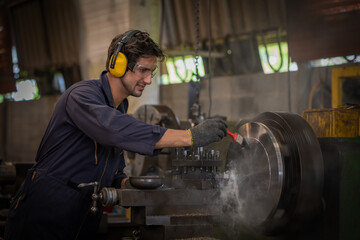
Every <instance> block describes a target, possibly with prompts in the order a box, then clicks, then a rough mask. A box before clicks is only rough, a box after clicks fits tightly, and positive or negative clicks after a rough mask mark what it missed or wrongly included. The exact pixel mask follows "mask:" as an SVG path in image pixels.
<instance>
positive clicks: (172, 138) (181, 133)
mask: <svg viewBox="0 0 360 240" xmlns="http://www.w3.org/2000/svg"><path fill="white" fill-rule="evenodd" d="M191 145H192V138H191V133H190V132H189V131H188V130H175V129H168V130H166V132H165V134H164V135H163V136H162V138H161V139H160V140H159V141H158V142H157V143H156V144H155V148H156V149H160V148H166V147H185V146H191Z"/></svg>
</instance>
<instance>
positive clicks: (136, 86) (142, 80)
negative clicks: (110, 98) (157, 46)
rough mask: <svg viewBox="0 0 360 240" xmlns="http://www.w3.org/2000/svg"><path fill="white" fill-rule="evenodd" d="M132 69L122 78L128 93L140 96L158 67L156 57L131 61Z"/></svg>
mask: <svg viewBox="0 0 360 240" xmlns="http://www.w3.org/2000/svg"><path fill="white" fill-rule="evenodd" d="M130 65H131V67H132V70H128V71H127V72H126V74H125V75H124V77H122V78H121V81H122V83H123V86H124V87H125V89H126V91H127V92H128V95H131V96H134V97H140V96H141V94H142V92H143V91H144V89H145V87H146V85H150V84H151V82H152V79H151V78H152V74H153V71H154V70H155V69H156V68H157V66H156V57H149V58H139V59H138V61H137V62H136V63H129V66H130Z"/></svg>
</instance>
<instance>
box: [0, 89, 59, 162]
mask: <svg viewBox="0 0 360 240" xmlns="http://www.w3.org/2000/svg"><path fill="white" fill-rule="evenodd" d="M58 98H59V95H52V96H44V97H42V98H40V99H39V100H34V101H22V102H4V103H2V104H1V105H2V107H1V109H6V111H5V112H2V113H1V114H4V115H5V116H6V128H5V129H2V131H3V132H2V133H1V136H6V139H5V143H6V144H5V145H4V146H5V148H6V149H5V150H6V156H4V159H5V160H6V161H11V162H16V163H31V162H34V160H35V156H36V152H37V149H38V147H39V144H40V141H41V138H42V136H43V134H44V133H45V130H46V126H47V124H48V123H49V120H50V117H51V114H52V112H53V109H54V106H55V103H56V101H57V99H58ZM5 104H6V107H5V106H4V105H5ZM2 116H3V115H2ZM4 131H5V132H4ZM1 146H3V145H1Z"/></svg>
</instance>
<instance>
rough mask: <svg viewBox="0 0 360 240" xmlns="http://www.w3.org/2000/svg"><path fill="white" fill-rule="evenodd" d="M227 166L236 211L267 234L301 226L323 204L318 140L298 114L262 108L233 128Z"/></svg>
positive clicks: (249, 224) (321, 165)
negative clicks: (237, 140)
mask: <svg viewBox="0 0 360 240" xmlns="http://www.w3.org/2000/svg"><path fill="white" fill-rule="evenodd" d="M237 132H238V133H239V134H240V135H241V136H243V137H244V140H245V144H243V146H241V145H240V144H237V143H232V144H231V145H230V147H229V151H228V159H227V162H228V168H229V173H230V176H231V178H232V180H233V181H232V186H228V187H231V188H233V189H234V191H236V194H235V196H236V197H237V199H236V204H235V206H236V209H237V211H235V212H236V214H238V218H239V219H240V220H241V222H243V223H244V224H246V225H248V226H250V227H251V228H253V229H256V230H260V231H261V232H262V233H265V234H273V233H277V232H280V231H283V230H284V229H286V230H290V229H292V228H295V226H296V227H298V226H301V225H302V224H303V223H304V222H305V221H306V220H308V219H309V218H310V217H312V216H313V215H314V214H316V213H317V209H319V206H320V204H321V195H322V186H323V162H322V155H321V150H320V145H319V143H318V141H317V138H316V136H315V134H314V133H313V131H312V129H311V127H310V126H309V125H308V124H307V122H306V121H305V120H304V119H303V118H301V117H300V116H299V115H296V114H290V113H273V112H266V113H263V114H260V115H259V116H257V117H256V118H254V119H253V120H252V121H249V122H247V123H244V124H243V125H242V126H240V127H239V128H238V129H237Z"/></svg>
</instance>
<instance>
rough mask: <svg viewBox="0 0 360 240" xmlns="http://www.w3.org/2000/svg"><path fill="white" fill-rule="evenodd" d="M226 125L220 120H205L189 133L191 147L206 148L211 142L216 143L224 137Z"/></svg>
mask: <svg viewBox="0 0 360 240" xmlns="http://www.w3.org/2000/svg"><path fill="white" fill-rule="evenodd" d="M226 128H227V125H226V123H225V122H224V121H223V120H221V119H207V120H205V121H203V122H201V123H199V124H198V125H196V126H195V127H193V128H190V129H189V131H190V132H191V135H192V142H193V146H195V147H199V146H206V145H208V144H210V143H212V142H218V141H220V140H221V139H222V138H223V137H225V136H226V134H227V133H226Z"/></svg>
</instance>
